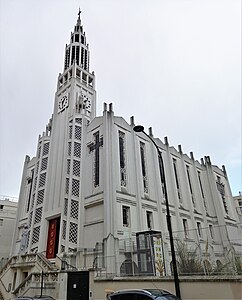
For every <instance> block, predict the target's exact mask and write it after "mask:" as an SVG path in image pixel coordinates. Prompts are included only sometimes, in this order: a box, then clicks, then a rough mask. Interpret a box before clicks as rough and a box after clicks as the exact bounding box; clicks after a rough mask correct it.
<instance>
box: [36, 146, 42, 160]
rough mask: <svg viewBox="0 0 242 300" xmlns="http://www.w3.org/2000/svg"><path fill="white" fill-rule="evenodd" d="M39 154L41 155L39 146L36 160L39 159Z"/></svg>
mask: <svg viewBox="0 0 242 300" xmlns="http://www.w3.org/2000/svg"><path fill="white" fill-rule="evenodd" d="M40 153H41V146H39V148H38V153H37V157H38V158H40Z"/></svg>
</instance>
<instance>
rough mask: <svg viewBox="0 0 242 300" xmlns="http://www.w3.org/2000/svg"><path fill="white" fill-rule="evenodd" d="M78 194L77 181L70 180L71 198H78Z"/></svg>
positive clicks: (78, 186)
mask: <svg viewBox="0 0 242 300" xmlns="http://www.w3.org/2000/svg"><path fill="white" fill-rule="evenodd" d="M79 192H80V182H79V180H77V179H72V188H71V194H72V195H73V196H76V197H79Z"/></svg>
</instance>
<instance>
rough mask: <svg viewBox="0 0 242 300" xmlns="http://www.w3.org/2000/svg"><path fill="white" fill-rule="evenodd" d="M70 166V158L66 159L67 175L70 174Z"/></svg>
mask: <svg viewBox="0 0 242 300" xmlns="http://www.w3.org/2000/svg"><path fill="white" fill-rule="evenodd" d="M70 168H71V160H70V159H67V170H66V172H67V174H68V175H69V174H70Z"/></svg>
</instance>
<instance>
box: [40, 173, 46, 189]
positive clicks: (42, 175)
mask: <svg viewBox="0 0 242 300" xmlns="http://www.w3.org/2000/svg"><path fill="white" fill-rule="evenodd" d="M45 180H46V173H43V174H40V177H39V187H42V186H44V185H45Z"/></svg>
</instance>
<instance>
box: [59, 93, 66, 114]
mask: <svg viewBox="0 0 242 300" xmlns="http://www.w3.org/2000/svg"><path fill="white" fill-rule="evenodd" d="M67 107H68V98H67V96H66V95H65V96H63V97H62V98H61V99H60V100H59V101H58V113H60V112H62V111H63V110H65V109H66V108H67Z"/></svg>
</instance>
